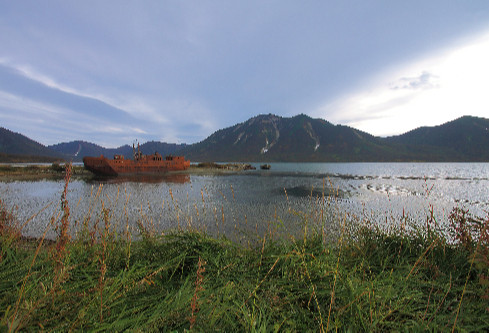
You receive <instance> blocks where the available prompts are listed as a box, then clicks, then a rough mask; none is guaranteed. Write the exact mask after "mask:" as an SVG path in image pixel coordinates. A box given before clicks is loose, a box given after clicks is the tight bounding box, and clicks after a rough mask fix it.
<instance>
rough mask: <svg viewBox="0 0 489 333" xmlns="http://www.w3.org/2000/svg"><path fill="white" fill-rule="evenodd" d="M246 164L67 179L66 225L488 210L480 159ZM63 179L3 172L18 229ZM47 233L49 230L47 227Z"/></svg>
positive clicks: (318, 219)
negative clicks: (11, 177) (221, 169)
mask: <svg viewBox="0 0 489 333" xmlns="http://www.w3.org/2000/svg"><path fill="white" fill-rule="evenodd" d="M255 166H257V167H258V170H256V171H247V172H242V173H239V174H232V175H215V176H210V175H179V176H177V177H166V178H162V179H154V178H149V179H143V178H135V179H134V178H133V179H106V180H101V181H100V180H99V181H96V180H92V181H88V182H85V181H80V180H75V181H72V182H71V183H70V184H69V190H68V200H69V203H70V212H71V219H72V221H71V225H72V226H73V232H74V233H76V232H78V231H79V230H80V228H81V225H82V224H83V221H86V222H87V223H90V224H91V225H93V224H96V223H98V224H99V225H101V224H102V223H103V214H102V211H103V210H105V212H107V215H106V216H108V220H109V221H110V223H111V226H112V227H114V228H118V229H119V230H121V231H124V230H130V231H134V230H137V228H138V225H139V226H141V225H143V226H144V227H145V228H148V229H151V230H157V231H164V230H167V229H173V228H178V227H189V226H190V227H193V228H200V229H205V230H207V231H208V232H210V233H214V234H221V233H224V234H226V235H228V236H231V237H234V236H238V237H239V235H240V234H247V233H256V232H258V233H263V232H265V231H266V230H269V229H270V228H274V227H279V228H281V229H284V230H285V231H287V232H289V233H290V232H292V233H293V232H295V231H297V230H299V229H300V228H301V227H302V225H303V223H304V221H305V220H306V219H307V220H308V221H314V222H315V223H320V224H321V223H322V224H323V225H324V226H325V227H327V224H329V223H332V222H334V220H337V219H339V218H341V216H344V213H345V212H347V213H348V217H349V218H350V219H353V220H358V221H359V223H360V221H364V220H366V219H368V220H373V221H375V222H377V223H383V224H386V223H387V224H389V223H396V222H398V221H399V217H400V216H402V214H405V215H407V216H408V217H409V218H410V219H411V220H413V221H415V222H417V223H423V222H424V221H426V216H427V215H429V214H430V209H433V211H434V214H435V217H436V218H437V221H438V222H439V223H440V224H446V223H447V218H448V215H449V213H450V211H451V210H452V209H453V207H456V206H459V207H463V208H466V209H469V210H470V212H471V213H473V214H475V215H478V216H482V217H485V216H486V215H487V212H488V211H489V164H488V163H272V164H271V170H268V171H264V170H259V165H258V164H256V165H255ZM63 187H64V182H63V181H49V180H43V181H36V182H27V181H16V182H3V183H0V198H1V199H2V200H3V201H4V203H5V204H6V205H7V207H14V210H15V211H16V215H17V216H18V218H19V220H20V221H22V222H23V221H27V220H29V222H28V223H27V224H26V226H25V227H24V229H23V232H24V234H25V235H28V236H38V235H40V234H42V233H43V232H44V230H45V229H46V228H47V226H48V225H49V221H51V219H52V218H53V217H54V218H55V219H56V218H59V217H58V216H59V215H58V214H60V211H61V210H60V198H61V193H62V191H63ZM323 193H324V195H325V196H323ZM333 194H334V195H333ZM46 206H47V208H45V207H46ZM48 235H49V236H50V237H54V235H55V234H54V231H53V230H52V227H51V230H50V231H49V232H48Z"/></svg>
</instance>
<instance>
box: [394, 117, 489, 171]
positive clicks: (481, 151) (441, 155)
mask: <svg viewBox="0 0 489 333" xmlns="http://www.w3.org/2000/svg"><path fill="white" fill-rule="evenodd" d="M385 141H386V142H387V143H389V144H397V145H398V146H399V147H401V148H402V150H403V151H404V152H405V153H409V155H412V156H413V157H422V158H423V160H427V161H451V162H456V161H473V162H487V161H489V119H486V118H478V117H471V116H464V117H461V118H458V119H455V120H453V121H450V122H447V123H445V124H442V125H439V126H433V127H420V128H417V129H414V130H412V131H409V132H407V133H405V134H402V135H398V136H392V137H388V138H386V139H385Z"/></svg>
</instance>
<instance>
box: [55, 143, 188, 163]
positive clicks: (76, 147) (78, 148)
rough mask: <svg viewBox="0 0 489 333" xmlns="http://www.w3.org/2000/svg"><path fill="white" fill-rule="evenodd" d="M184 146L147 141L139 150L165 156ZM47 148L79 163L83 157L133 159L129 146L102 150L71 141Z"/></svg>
mask: <svg viewBox="0 0 489 333" xmlns="http://www.w3.org/2000/svg"><path fill="white" fill-rule="evenodd" d="M185 146H186V145H185V144H174V143H164V142H156V141H149V142H146V143H144V144H142V145H141V146H140V150H141V152H142V153H143V154H153V153H154V152H156V151H157V152H159V153H160V154H162V155H164V156H165V155H169V154H174V153H176V152H177V151H179V150H180V149H182V148H183V147H185ZM48 147H49V148H50V149H52V150H53V151H55V152H57V153H59V154H63V155H64V156H67V158H68V159H70V160H72V161H75V162H81V161H82V159H83V157H84V156H100V155H104V156H107V157H109V158H112V156H114V155H116V154H118V155H124V156H125V157H126V158H132V157H133V149H132V147H131V146H129V145H124V146H121V147H119V148H104V147H101V146H99V145H96V144H94V143H90V142H85V141H71V142H64V143H59V144H56V145H52V146H48Z"/></svg>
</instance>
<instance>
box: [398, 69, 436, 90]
mask: <svg viewBox="0 0 489 333" xmlns="http://www.w3.org/2000/svg"><path fill="white" fill-rule="evenodd" d="M439 79H440V77H439V76H437V75H434V74H432V73H430V72H428V71H423V72H422V73H421V74H420V75H419V76H415V77H402V78H400V79H399V80H397V81H395V82H394V83H391V85H390V86H391V89H394V90H397V89H433V88H439V87H440V84H439Z"/></svg>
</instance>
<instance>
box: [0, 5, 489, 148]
mask: <svg viewBox="0 0 489 333" xmlns="http://www.w3.org/2000/svg"><path fill="white" fill-rule="evenodd" d="M0 45H1V46H0V126H3V127H6V128H8V129H11V130H13V131H16V132H20V133H22V134H24V135H27V136H28V137H30V138H32V139H34V140H36V141H38V142H40V143H43V144H46V145H49V144H54V143H59V142H67V141H72V140H85V141H90V142H94V143H97V144H100V145H103V146H105V147H117V146H120V145H123V144H127V143H129V144H130V143H132V142H133V141H134V140H135V139H138V140H139V141H140V142H145V141H148V140H157V141H166V142H178V143H194V142H198V141H200V140H203V139H205V138H206V137H207V136H209V135H210V134H212V133H213V132H214V131H216V130H218V129H220V128H224V127H228V126H232V125H234V124H236V123H239V122H243V121H246V120H247V119H249V118H251V117H253V116H256V115H258V114H263V113H266V114H268V113H273V114H276V115H280V116H285V117H289V116H294V115H297V114H300V113H304V114H307V115H309V116H311V117H315V118H323V119H326V120H328V121H330V122H332V123H334V124H343V125H349V126H352V127H355V128H358V129H361V130H364V131H367V132H369V133H371V134H374V135H379V136H387V135H394V134H401V133H404V132H406V131H408V130H411V129H414V128H416V127H419V126H424V125H438V124H441V123H443V122H446V121H449V120H453V119H455V118H457V117H460V116H462V115H473V116H481V117H486V118H487V117H489V97H488V96H489V94H488V93H487V87H488V86H489V84H488V83H489V82H488V78H489V65H488V61H487V59H489V1H487V0H480V1H476V0H460V1H449V0H432V1H426V0H423V1H393V0H385V1H365V0H358V1H348V0H345V1H332V0H324V1H287V0H280V1H263V0H261V1H254V0H247V1H228V0H225V1H218V0H214V1H205V0H199V1H122V0H118V1H111V0H104V1H88V0H85V1H62V0H60V1H53V0H46V1H27V0H26V1H0Z"/></svg>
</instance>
